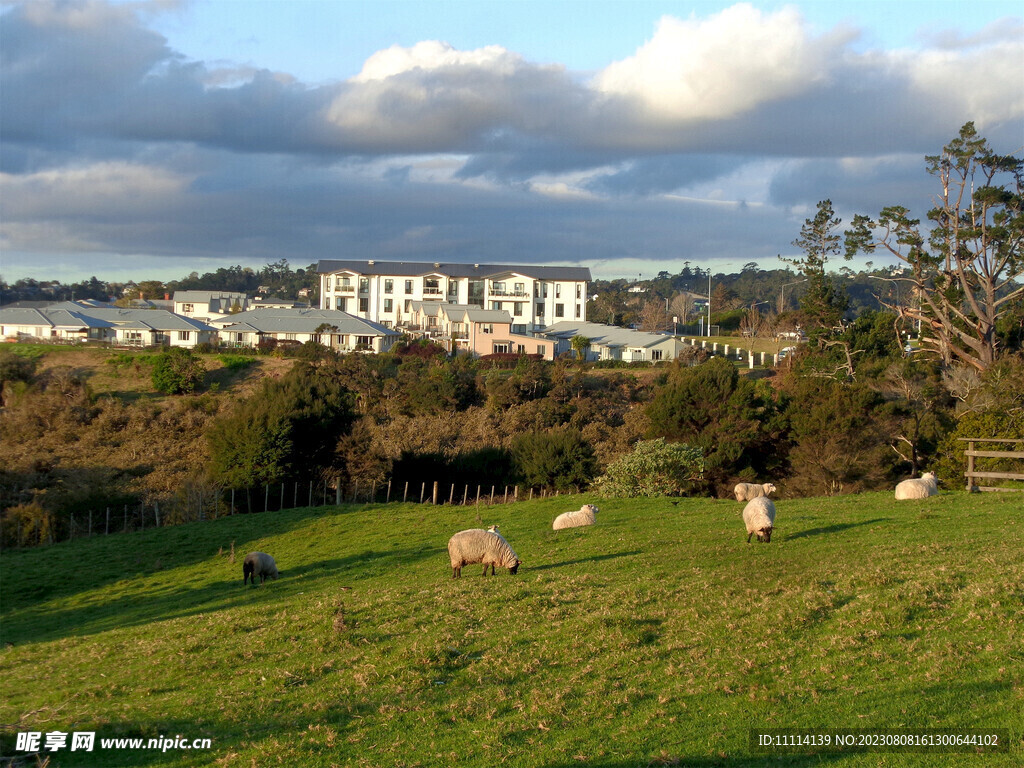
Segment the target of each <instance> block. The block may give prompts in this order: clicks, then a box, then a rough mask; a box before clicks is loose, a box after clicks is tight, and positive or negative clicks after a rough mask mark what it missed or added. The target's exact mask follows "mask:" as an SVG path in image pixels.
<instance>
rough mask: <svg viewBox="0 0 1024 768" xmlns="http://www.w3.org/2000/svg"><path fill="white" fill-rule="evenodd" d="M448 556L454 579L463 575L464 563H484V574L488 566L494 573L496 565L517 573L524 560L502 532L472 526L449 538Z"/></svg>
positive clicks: (511, 572)
mask: <svg viewBox="0 0 1024 768" xmlns="http://www.w3.org/2000/svg"><path fill="white" fill-rule="evenodd" d="M448 558H449V559H450V560H451V564H452V578H453V579H457V578H459V577H460V576H461V575H462V566H464V565H472V564H473V563H483V564H484V576H486V575H487V569H488V568H490V569H491V575H493V574H494V568H495V566H497V567H499V568H508V572H509V573H510V574H513V575H515V574H516V572H518V570H519V566H520V565H521V564H522V562H523V561H522V560H520V559H519V556H518V555H517V554H516V553H515V551H513V549H512V547H511V546H509V543H508V542H507V541H505V538H504V537H503V536H502V535H501V534H500V533H495V532H493V531H485V530H483V529H482V528H470V529H469V530H466V531H459V532H458V533H456V534H455V535H454V536H452V537H451V538H450V539H449V540H448Z"/></svg>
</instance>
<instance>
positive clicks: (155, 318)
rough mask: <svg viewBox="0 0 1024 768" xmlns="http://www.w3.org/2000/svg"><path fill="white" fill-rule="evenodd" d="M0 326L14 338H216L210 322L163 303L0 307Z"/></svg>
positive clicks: (189, 342)
mask: <svg viewBox="0 0 1024 768" xmlns="http://www.w3.org/2000/svg"><path fill="white" fill-rule="evenodd" d="M19 313H33V314H19ZM0 330H2V332H3V335H4V338H7V339H12V340H19V341H20V340H26V341H27V340H30V339H37V340H40V341H99V342H105V343H109V344H113V345H115V346H126V347H151V346H173V347H194V346H195V345H196V344H203V343H210V342H213V341H215V340H216V330H215V329H214V328H211V327H210V326H208V325H206V324H205V323H202V322H199V321H198V320H194V319H191V318H187V317H181V316H180V315H176V314H174V313H173V312H168V311H167V310H165V309H126V308H121V307H111V306H96V305H95V304H94V303H89V302H75V301H65V302H60V303H58V304H52V305H50V306H49V307H46V308H44V309H32V310H28V309H25V310H21V309H10V310H8V309H3V310H0Z"/></svg>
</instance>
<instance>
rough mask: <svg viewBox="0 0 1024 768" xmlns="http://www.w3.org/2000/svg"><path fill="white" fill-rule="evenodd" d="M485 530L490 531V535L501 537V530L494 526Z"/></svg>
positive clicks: (489, 526)
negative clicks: (494, 534)
mask: <svg viewBox="0 0 1024 768" xmlns="http://www.w3.org/2000/svg"><path fill="white" fill-rule="evenodd" d="M487 530H488V531H490V532H491V533H496V534H498V535H499V536H500V535H501V529H500V528H498V526H496V525H488V526H487Z"/></svg>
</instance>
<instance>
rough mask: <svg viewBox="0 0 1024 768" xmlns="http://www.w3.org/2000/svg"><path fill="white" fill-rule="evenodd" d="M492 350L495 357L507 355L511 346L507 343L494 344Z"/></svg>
mask: <svg viewBox="0 0 1024 768" xmlns="http://www.w3.org/2000/svg"><path fill="white" fill-rule="evenodd" d="M492 348H493V349H494V354H496V355H507V354H508V353H509V352H511V351H512V344H511V343H510V342H507V341H504V342H495V343H494V346H493V347H492Z"/></svg>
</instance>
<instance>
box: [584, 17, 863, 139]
mask: <svg viewBox="0 0 1024 768" xmlns="http://www.w3.org/2000/svg"><path fill="white" fill-rule="evenodd" d="M843 42H844V41H842V40H835V39H828V38H822V39H817V40H815V39H812V38H811V37H810V35H809V34H808V32H807V30H806V29H805V27H804V24H803V21H802V19H801V17H800V14H799V12H798V11H797V10H796V9H794V8H792V7H787V8H783V9H782V10H780V11H777V12H774V13H762V12H761V11H760V10H758V9H757V8H754V7H753V6H752V5H749V4H747V3H741V4H738V5H734V6H732V7H731V8H726V9H725V10H723V11H722V12H720V13H718V14H716V15H714V16H710V17H708V18H707V19H696V18H694V17H691V18H690V19H689V20H681V19H677V18H673V17H671V16H666V17H664V18H662V19H661V21H660V23H659V24H658V29H657V32H656V33H655V35H654V37H653V38H652V39H651V40H650V41H649V42H647V43H646V44H645V45H644V46H642V47H641V48H640V49H639V50H638V51H637V52H636V54H635V55H634V56H632V57H630V58H628V59H624V60H622V61H618V62H615V63H614V64H612V65H610V66H609V67H607V68H606V69H605V70H604V71H603V72H601V73H599V74H598V76H597V77H596V78H595V79H594V86H595V87H596V88H597V89H598V90H599V91H601V92H602V93H604V94H607V95H611V96H619V97H624V98H627V99H635V100H638V101H639V102H641V103H642V104H643V105H644V107H645V108H646V109H647V110H648V111H649V113H650V114H651V115H652V116H653V117H662V118H671V119H674V120H679V119H682V120H698V119H704V118H723V117H733V116H735V115H738V114H741V113H743V112H746V111H749V110H750V109H752V108H753V107H755V106H757V105H758V104H762V103H764V102H767V101H775V100H778V99H783V98H788V97H791V96H794V95H796V94H799V93H802V92H804V91H806V90H808V89H810V88H812V87H814V86H816V85H817V84H818V83H821V82H823V81H825V80H826V79H827V78H828V76H829V70H830V68H831V66H832V65H833V64H834V62H833V61H830V58H829V51H831V50H834V49H835V48H836V46H837V45H839V46H841V45H842V44H843Z"/></svg>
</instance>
